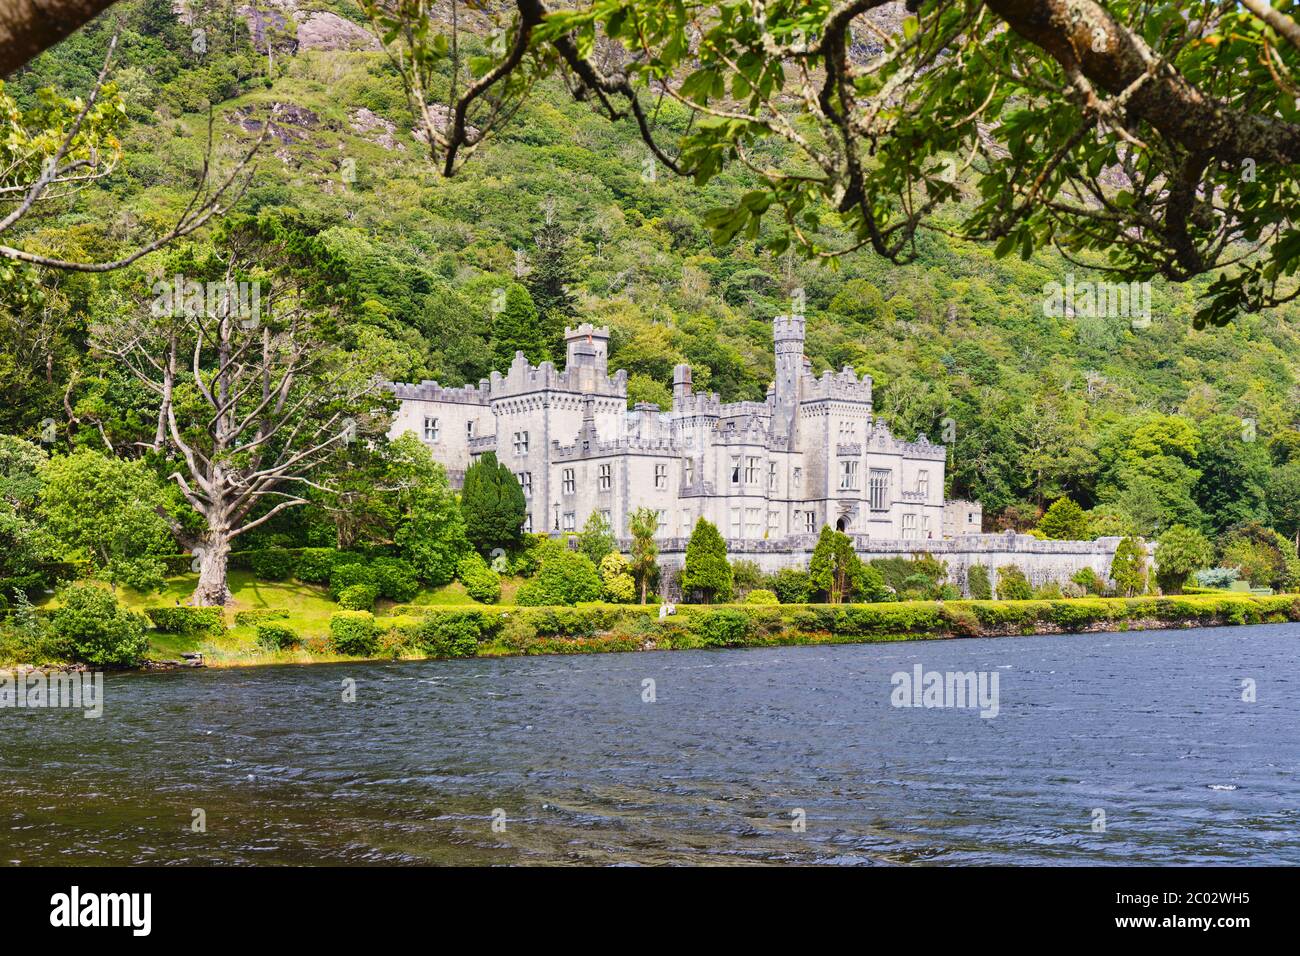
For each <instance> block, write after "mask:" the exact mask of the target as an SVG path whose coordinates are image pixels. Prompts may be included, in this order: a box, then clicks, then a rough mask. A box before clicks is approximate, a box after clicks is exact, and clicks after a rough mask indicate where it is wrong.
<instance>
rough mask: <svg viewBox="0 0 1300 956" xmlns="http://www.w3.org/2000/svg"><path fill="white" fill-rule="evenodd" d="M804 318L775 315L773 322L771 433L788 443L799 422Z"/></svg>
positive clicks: (798, 314)
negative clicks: (773, 366) (773, 351)
mask: <svg viewBox="0 0 1300 956" xmlns="http://www.w3.org/2000/svg"><path fill="white" fill-rule="evenodd" d="M803 339H804V317H803V315H802V314H801V313H798V312H796V313H792V314H791V315H778V316H777V317H776V318H774V319H773V320H772V340H773V344H774V346H775V352H776V381H775V382H774V383H773V385H774V389H773V394H772V403H773V407H772V432H773V435H774V436H784V437H787V438H789V439H790V440H791V441H793V439H794V430H795V426H796V423H797V422H798V420H799V416H798V411H799V380H800V377H801V375H802V373H803V370H804V357H803Z"/></svg>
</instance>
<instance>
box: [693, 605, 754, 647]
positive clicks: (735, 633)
mask: <svg viewBox="0 0 1300 956" xmlns="http://www.w3.org/2000/svg"><path fill="white" fill-rule="evenodd" d="M751 626H752V624H751V621H750V617H749V615H748V614H746V613H745V612H744V611H737V610H733V609H731V608H719V609H717V610H714V611H705V612H704V613H702V614H695V615H692V617H691V621H690V624H689V627H690V629H691V633H693V634H694V635H695V636H696V637H697V638H699V639H700V642H701V643H702V644H703V646H705V647H740V646H742V645H743V644H744V643H745V641H746V639H747V638H748V637H749V635H750V630H751Z"/></svg>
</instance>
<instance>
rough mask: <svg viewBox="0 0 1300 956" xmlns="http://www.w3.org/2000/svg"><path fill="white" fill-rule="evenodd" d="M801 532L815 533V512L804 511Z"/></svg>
mask: <svg viewBox="0 0 1300 956" xmlns="http://www.w3.org/2000/svg"><path fill="white" fill-rule="evenodd" d="M803 530H804V531H805V532H807V533H808V534H816V533H817V512H815V511H805V512H804V516H803Z"/></svg>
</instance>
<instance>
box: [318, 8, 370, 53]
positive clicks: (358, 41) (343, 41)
mask: <svg viewBox="0 0 1300 956" xmlns="http://www.w3.org/2000/svg"><path fill="white" fill-rule="evenodd" d="M298 49H299V50H378V49H379V41H378V40H376V39H375V37H374V36H373V35H372V34H371V33H370V31H369V30H367V29H365V27H361V26H358V25H357V24H355V23H353V22H352V21H351V20H345V19H343V17H341V16H339V15H338V14H336V13H329V12H327V11H324V10H317V11H313V12H311V13H304V14H301V15H300V16H299V18H298Z"/></svg>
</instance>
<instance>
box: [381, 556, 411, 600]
mask: <svg viewBox="0 0 1300 956" xmlns="http://www.w3.org/2000/svg"><path fill="white" fill-rule="evenodd" d="M370 570H371V571H372V572H374V576H375V586H376V587H377V588H378V589H379V595H380V597H385V598H388V600H390V601H397V602H399V603H400V602H405V601H409V600H411V598H413V597H415V596H416V595H417V594H419V593H420V580H419V578H418V577H417V576H416V573H415V566H414V565H413V564H411V562H410V561H406V560H403V559H402V558H376V559H375V560H374V561H372V562H371V563H370Z"/></svg>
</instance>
